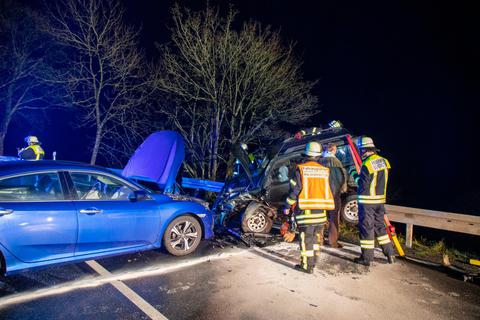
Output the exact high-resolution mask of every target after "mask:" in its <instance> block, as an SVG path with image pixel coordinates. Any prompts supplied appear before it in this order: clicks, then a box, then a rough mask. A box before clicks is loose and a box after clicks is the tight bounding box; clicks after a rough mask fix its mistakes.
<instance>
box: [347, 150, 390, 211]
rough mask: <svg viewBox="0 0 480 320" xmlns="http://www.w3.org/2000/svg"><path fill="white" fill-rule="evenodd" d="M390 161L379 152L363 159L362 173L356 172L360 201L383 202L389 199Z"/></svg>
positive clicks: (365, 202)
mask: <svg viewBox="0 0 480 320" xmlns="http://www.w3.org/2000/svg"><path fill="white" fill-rule="evenodd" d="M389 169H390V163H389V162H388V160H387V159H385V158H383V157H380V156H379V155H377V154H373V155H371V156H369V157H368V158H367V159H365V160H364V161H363V164H362V168H361V170H360V174H354V178H355V182H357V185H358V190H357V193H358V202H359V203H364V204H383V203H385V202H386V199H387V183H388V170H389Z"/></svg>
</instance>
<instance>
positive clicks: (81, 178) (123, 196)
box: [70, 172, 133, 200]
mask: <svg viewBox="0 0 480 320" xmlns="http://www.w3.org/2000/svg"><path fill="white" fill-rule="evenodd" d="M70 176H71V178H72V182H73V185H74V187H75V190H76V192H77V196H78V199H80V200H128V195H129V194H130V193H132V192H133V189H132V188H130V187H129V186H127V185H125V184H124V183H122V182H120V181H118V180H116V179H113V178H111V177H108V176H104V175H100V174H93V173H79V172H72V173H70Z"/></svg>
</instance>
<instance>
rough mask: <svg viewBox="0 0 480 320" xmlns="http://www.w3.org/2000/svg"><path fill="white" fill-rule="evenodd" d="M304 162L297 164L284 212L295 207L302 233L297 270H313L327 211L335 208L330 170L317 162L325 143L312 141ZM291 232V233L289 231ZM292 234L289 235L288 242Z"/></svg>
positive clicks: (295, 218)
mask: <svg viewBox="0 0 480 320" xmlns="http://www.w3.org/2000/svg"><path fill="white" fill-rule="evenodd" d="M304 154H305V156H306V158H305V159H304V161H303V163H300V164H298V165H297V166H296V170H295V176H294V177H293V178H292V179H291V180H290V193H289V195H288V197H287V200H286V205H285V213H286V214H290V211H291V208H292V206H295V208H294V210H293V211H294V212H293V213H292V214H293V218H294V221H295V223H296V225H297V226H298V230H299V233H300V256H301V258H300V264H299V265H297V266H295V267H296V269H298V270H300V271H303V272H306V273H313V271H314V268H315V263H316V260H317V257H318V256H319V254H320V242H321V239H322V237H323V226H324V224H325V222H327V213H326V211H325V210H333V209H335V201H334V199H333V194H332V191H331V188H330V169H328V168H326V167H324V166H322V165H321V164H319V163H318V159H319V157H320V156H321V155H322V145H321V144H320V143H318V142H315V141H312V142H309V143H308V144H307V145H306V147H305V151H304ZM289 235H291V233H289ZM287 239H288V240H290V241H293V237H291V238H290V237H289V236H287V237H286V241H288V240H287Z"/></svg>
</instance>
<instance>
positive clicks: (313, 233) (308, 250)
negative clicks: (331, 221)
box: [295, 210, 327, 270]
mask: <svg viewBox="0 0 480 320" xmlns="http://www.w3.org/2000/svg"><path fill="white" fill-rule="evenodd" d="M295 221H296V223H297V226H298V231H299V233H300V266H301V267H302V268H303V269H305V270H307V269H308V267H314V266H315V263H316V261H317V258H318V256H319V255H320V245H321V244H322V242H323V241H322V240H323V226H324V224H325V223H326V222H327V212H326V211H325V210H304V211H299V212H297V214H296V215H295Z"/></svg>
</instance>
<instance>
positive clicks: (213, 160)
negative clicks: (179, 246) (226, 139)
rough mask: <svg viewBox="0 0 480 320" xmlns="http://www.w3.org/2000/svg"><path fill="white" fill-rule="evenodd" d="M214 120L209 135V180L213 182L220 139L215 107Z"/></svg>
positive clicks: (216, 168)
mask: <svg viewBox="0 0 480 320" xmlns="http://www.w3.org/2000/svg"><path fill="white" fill-rule="evenodd" d="M215 113H216V114H215V118H214V123H213V132H212V135H211V139H212V141H211V143H210V146H211V151H210V155H211V158H210V177H209V179H210V180H213V181H215V180H216V179H217V170H218V145H219V139H220V108H219V106H215Z"/></svg>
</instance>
